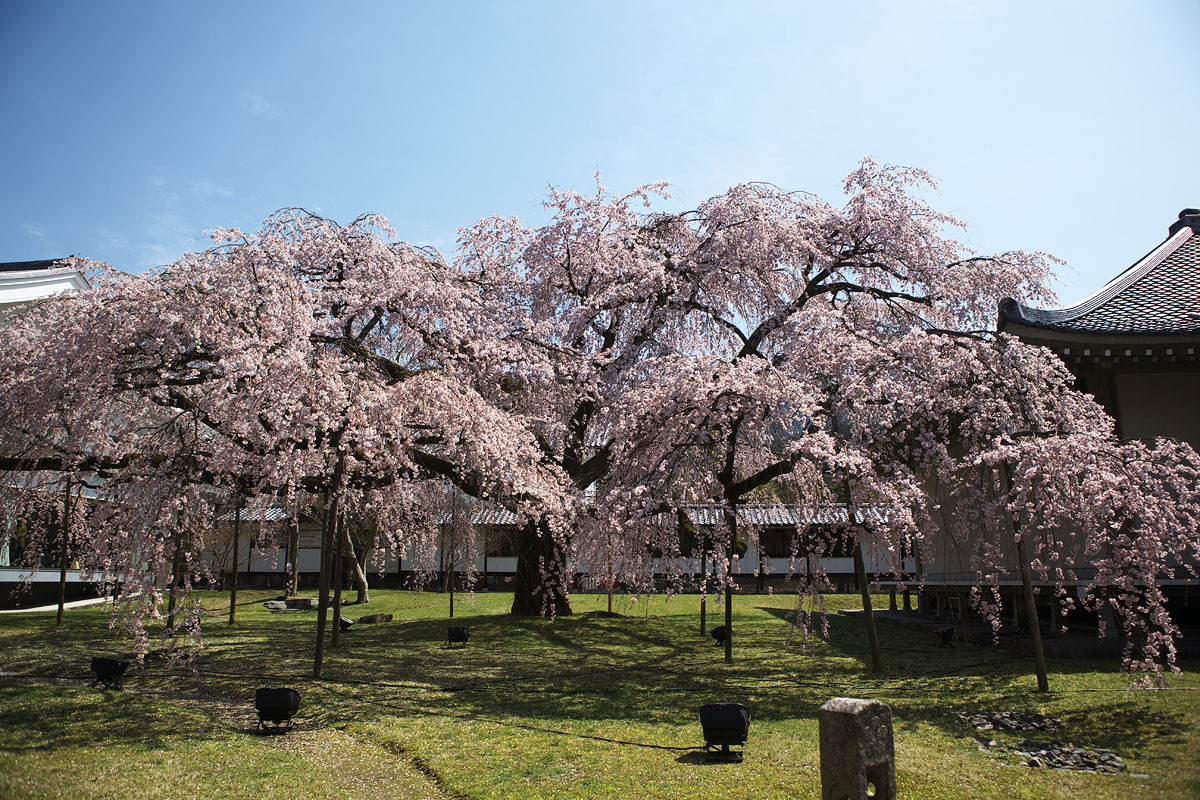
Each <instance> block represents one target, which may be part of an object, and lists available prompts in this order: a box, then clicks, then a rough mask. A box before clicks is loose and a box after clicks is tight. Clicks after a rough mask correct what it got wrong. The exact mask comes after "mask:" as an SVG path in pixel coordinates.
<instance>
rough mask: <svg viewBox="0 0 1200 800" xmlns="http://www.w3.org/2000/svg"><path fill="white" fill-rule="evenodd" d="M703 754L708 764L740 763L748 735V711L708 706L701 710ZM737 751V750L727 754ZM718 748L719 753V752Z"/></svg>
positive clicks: (725, 705)
mask: <svg viewBox="0 0 1200 800" xmlns="http://www.w3.org/2000/svg"><path fill="white" fill-rule="evenodd" d="M700 727H701V729H703V731H704V752H705V755H706V756H708V760H709V761H734V762H736V761H741V760H742V748H744V747H745V745H746V735H747V734H748V733H749V731H750V709H748V708H746V707H745V706H744V705H742V704H741V703H709V704H707V705H703V706H701V707H700ZM731 747H737V748H739V749H738V750H730V749H729V748H731ZM718 748H719V749H718Z"/></svg>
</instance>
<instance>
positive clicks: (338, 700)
mask: <svg viewBox="0 0 1200 800" xmlns="http://www.w3.org/2000/svg"><path fill="white" fill-rule="evenodd" d="M273 596H274V593H269V594H268V593H265V592H257V593H256V592H246V591H243V592H241V593H240V594H239V609H238V623H237V625H235V626H233V627H232V628H230V627H229V626H227V625H226V624H225V621H224V615H225V614H227V611H228V605H227V603H228V600H227V598H226V597H225V596H223V595H216V594H211V595H207V596H206V597H205V605H206V609H207V610H208V611H209V615H208V616H207V617H206V631H205V639H204V646H203V649H202V650H201V651H200V652H199V653H198V654H197V656H196V658H195V660H194V661H193V662H192V663H191V664H190V665H186V666H184V665H177V666H168V665H166V664H164V663H161V662H147V665H146V666H145V667H144V668H142V669H140V670H135V671H131V672H130V674H129V677H128V679H127V681H126V688H125V691H123V692H103V691H100V690H97V689H89V688H87V687H86V681H87V679H88V678H89V677H90V675H89V672H88V663H89V659H90V657H91V656H92V655H114V656H120V655H123V654H125V653H127V652H128V646H127V645H126V644H125V643H123V642H122V641H121V639H120V638H119V637H118V636H117V635H116V634H115V633H114V632H113V631H110V630H109V628H108V625H107V616H106V614H105V613H104V612H102V611H98V610H80V611H74V612H70V613H68V615H67V619H66V622H65V624H64V626H63V628H62V629H57V628H55V626H54V615H53V614H21V615H5V616H3V617H0V671H3V672H4V673H6V674H8V675H9V676H12V675H14V674H15V675H21V676H39V677H37V678H33V677H0V797H4V798H8V797H12V798H26V797H29V798H32V797H63V798H71V797H79V798H92V797H105V798H123V797H136V798H141V797H146V798H150V797H156V798H157V797H189V798H193V797H195V798H203V797H229V798H243V797H251V796H259V795H262V796H265V797H268V798H270V797H276V796H277V797H280V798H305V797H316V798H336V797H345V798H360V797H380V798H386V797H405V798H407V797H413V798H417V797H460V798H516V797H534V798H551V797H553V798H560V797H561V798H593V797H604V798H672V799H674V798H706V799H708V798H726V797H728V798H784V797H787V798H791V797H798V798H817V797H820V768H819V766H820V756H819V751H818V736H817V708H818V707H819V706H820V705H821V704H822V703H824V702H825V701H826V700H828V699H829V698H831V697H837V696H850V697H866V698H875V699H880V700H883V701H885V702H887V703H889V704H890V705H891V706H892V711H893V718H894V722H895V734H896V761H897V780H898V784H899V788H900V794H901V796H902V797H908V798H998V799H999V798H1005V799H1007V798H1064V799H1065V798H1079V797H1087V798H1089V799H1090V798H1097V799H1099V798H1153V797H1163V798H1167V797H1170V798H1180V797H1200V757H1198V756H1197V753H1200V664H1197V663H1196V662H1188V663H1185V664H1183V667H1184V669H1185V673H1184V674H1183V675H1182V676H1177V677H1174V678H1172V680H1171V685H1172V687H1173V688H1172V689H1171V690H1169V691H1161V692H1133V691H1128V690H1127V686H1128V683H1127V680H1126V679H1125V678H1124V677H1123V676H1121V675H1120V674H1119V673H1118V672H1117V670H1116V664H1114V663H1109V662H1101V661H1052V662H1051V674H1050V683H1051V689H1052V691H1051V692H1050V693H1049V694H1047V695H1039V694H1038V693H1036V692H1035V688H1036V682H1035V680H1034V678H1033V676H1032V674H1031V664H1030V663H1029V661H1028V659H1026V658H1025V657H1022V656H1018V655H1014V654H1012V653H1009V652H1006V651H994V650H991V649H985V648H979V647H973V646H969V645H963V644H960V645H958V646H956V647H952V648H942V647H939V646H938V645H937V642H936V640H935V638H934V637H933V636H932V635H931V634H929V633H924V632H920V631H911V630H907V629H903V628H898V627H893V626H889V625H886V624H881V625H880V626H879V631H880V635H881V638H882V642H883V647H884V662H885V671H884V673H882V674H880V675H873V674H871V673H870V671H869V669H865V668H864V666H863V663H864V659H865V658H866V656H867V650H866V635H865V629H864V626H863V624H862V623H861V622H860V621H858V620H855V619H851V618H847V617H841V616H833V617H831V618H830V636H829V640H828V641H823V642H820V643H818V644H816V645H815V646H814V645H811V644H810V645H809V647H808V648H807V649H806V650H801V648H799V647H798V646H796V645H795V644H789V643H788V632H789V623H788V621H787V619H786V614H787V611H788V610H789V609H790V608H791V607H792V606H793V604H794V602H795V601H794V598H791V597H786V596H775V597H768V596H756V595H739V596H737V597H736V598H735V631H736V638H735V650H734V663H733V664H730V665H727V664H725V663H724V661H723V660H722V657H721V656H722V653H721V651H720V650H719V649H718V648H717V647H715V646H714V645H713V643H712V640H711V639H709V638H706V637H704V638H702V637H701V636H700V635H699V631H698V622H699V598H698V597H696V596H694V595H692V596H680V597H676V598H674V599H665V598H662V597H652V598H646V597H644V596H643V597H641V598H639V600H638V602H636V603H631V602H629V601H628V600H627V599H621V600H620V601H619V602H618V603H617V610H618V611H619V612H620V613H621V614H622V615H623V616H621V617H617V618H606V617H603V616H600V615H597V614H595V613H588V612H596V611H599V610H601V609H602V608H604V604H605V598H604V597H603V596H598V595H579V596H576V597H574V598H573V605H574V607H575V611H576V612H577V613H576V614H575V615H574V616H572V617H569V618H560V619H557V620H554V621H541V620H528V619H514V618H511V617H509V616H507V615H506V614H505V612H506V611H507V609H508V606H509V604H510V603H511V595H505V594H490V595H489V594H481V595H478V596H476V597H475V599H474V602H473V603H468V602H467V601H466V599H465V598H464V597H462V596H460V597H459V598H458V603H457V605H456V612H457V614H456V617H455V623H456V624H464V625H468V626H470V629H471V640H470V643H469V644H468V646H467V647H465V648H463V649H457V648H455V649H450V648H447V647H446V645H445V632H446V625H447V622H448V621H447V609H448V598H447V596H446V595H441V594H434V593H427V594H420V593H411V592H384V591H373V592H372V598H373V602H372V603H371V604H370V605H369V606H361V607H360V606H350V607H348V608H347V610H346V613H347V615H348V616H351V617H358V616H361V615H363V614H367V613H376V612H391V613H393V614H395V616H396V618H395V620H394V621H393V622H391V623H385V624H380V625H370V626H368V625H360V626H356V627H355V628H354V629H353V630H351V631H350V632H349V633H347V634H345V635H344V637H343V643H342V646H341V647H340V648H338V649H336V650H328V651H327V660H326V668H325V676H324V679H323V680H320V681H314V680H312V679H311V678H309V677H308V676H309V675H310V674H311V669H312V654H313V635H314V629H315V617H316V615H315V613H313V612H288V613H273V612H269V611H267V610H265V609H263V608H262V605H261V603H262V601H263V600H265V599H269V598H270V597H273ZM829 601H830V605H831V606H832V607H835V608H836V607H854V606H857V605H858V602H857V597H856V596H834V597H831V598H829ZM709 611H710V625H711V624H713V623H715V622H717V621H718V620H716V619H714V618H715V617H716V616H717V615H718V614H720V613H721V612H720V607H719V606H718V605H717V604H716V603H710V608H709ZM266 685H288V686H294V687H295V688H297V689H298V690H299V691H300V693H301V696H302V703H301V711H300V726H299V728H298V729H297V730H296V731H294V732H293V733H290V734H287V735H286V736H257V735H254V734H253V733H252V728H253V720H254V714H253V694H254V689H255V688H256V687H258V686H266ZM713 701H735V702H742V703H745V704H746V705H747V706H749V707H750V710H751V715H752V721H751V726H750V739H749V742H748V743H747V747H746V756H745V761H744V762H743V763H741V764H708V763H705V762H704V760H703V759H702V758H700V757H699V756H698V754H697V752H696V751H695V750H694V749H688V748H695V747H697V746H698V745H700V744H702V740H701V736H700V728H699V725H698V723H697V722H696V711H697V709H698V708H699V706H700V705H702V704H703V703H706V702H713ZM1001 710H1003V711H1027V712H1028V711H1039V712H1043V713H1046V714H1049V715H1052V716H1056V717H1058V718H1060V719H1062V720H1063V721H1064V722H1065V730H1064V731H1062V732H1061V733H1059V734H1054V735H1044V734H1021V735H1019V736H1012V737H1009V738H1020V736H1028V737H1029V738H1032V739H1043V740H1044V739H1047V738H1056V739H1058V740H1060V741H1070V742H1072V743H1074V744H1075V745H1076V746H1091V747H1105V748H1109V749H1111V750H1114V751H1115V752H1117V753H1118V754H1119V755H1121V756H1122V757H1123V758H1124V759H1125V760H1126V762H1127V763H1128V765H1129V770H1128V773H1126V774H1119V775H1094V774H1084V773H1068V772H1062V771H1054V770H1046V769H1031V768H1028V767H1025V766H1021V765H1018V764H1016V762H1014V761H1009V762H1006V761H1003V760H999V759H997V758H994V757H993V756H991V755H988V754H986V753H982V752H980V751H979V748H978V741H977V737H978V736H980V734H977V733H976V732H975V731H974V730H973V729H972V728H970V727H969V726H968V725H966V724H964V723H963V722H960V721H959V719H958V715H959V714H961V713H966V712H975V711H1001ZM1002 738H1003V737H1002ZM1135 774H1144V775H1145V776H1146V777H1134V775H1135Z"/></svg>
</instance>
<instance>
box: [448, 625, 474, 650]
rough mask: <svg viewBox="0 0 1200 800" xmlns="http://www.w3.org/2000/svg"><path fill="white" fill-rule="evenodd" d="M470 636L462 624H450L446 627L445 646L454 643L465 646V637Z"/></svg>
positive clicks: (468, 637)
mask: <svg viewBox="0 0 1200 800" xmlns="http://www.w3.org/2000/svg"><path fill="white" fill-rule="evenodd" d="M470 638H471V632H470V631H469V630H467V628H466V626H464V625H451V626H450V627H449V628H447V629H446V646H447V647H449V646H451V645H454V644H459V645H462V646H463V647H466V646H467V639H470Z"/></svg>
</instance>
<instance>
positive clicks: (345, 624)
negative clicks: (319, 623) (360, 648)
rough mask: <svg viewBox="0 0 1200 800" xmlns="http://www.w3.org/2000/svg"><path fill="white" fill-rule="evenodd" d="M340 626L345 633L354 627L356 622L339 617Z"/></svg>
mask: <svg viewBox="0 0 1200 800" xmlns="http://www.w3.org/2000/svg"><path fill="white" fill-rule="evenodd" d="M338 626H339V627H340V628H341V629H342V630H343V631H348V630H350V629H351V628H353V627H354V620H352V619H350V618H349V617H338Z"/></svg>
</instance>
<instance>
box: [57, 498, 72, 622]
mask: <svg viewBox="0 0 1200 800" xmlns="http://www.w3.org/2000/svg"><path fill="white" fill-rule="evenodd" d="M58 527H59V533H60V535H61V536H62V564H61V565H60V566H59V570H58V621H57V622H55V624H56V625H62V621H63V608H64V607H66V604H67V567H68V566H70V564H71V554H70V546H69V544H68V541H69V537H70V533H71V476H70V475H68V476H67V490H66V491H65V492H64V493H63V520H62V525H59V526H58Z"/></svg>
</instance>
